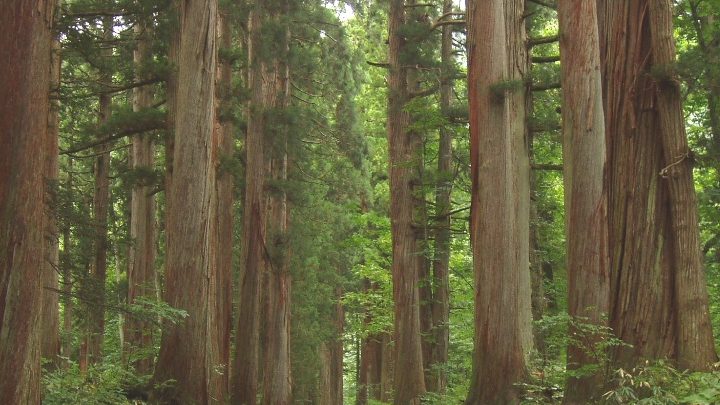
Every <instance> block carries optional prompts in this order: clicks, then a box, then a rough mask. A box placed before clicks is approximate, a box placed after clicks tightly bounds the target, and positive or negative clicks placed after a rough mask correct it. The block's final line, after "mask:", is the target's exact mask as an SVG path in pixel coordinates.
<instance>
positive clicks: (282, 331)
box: [263, 0, 292, 405]
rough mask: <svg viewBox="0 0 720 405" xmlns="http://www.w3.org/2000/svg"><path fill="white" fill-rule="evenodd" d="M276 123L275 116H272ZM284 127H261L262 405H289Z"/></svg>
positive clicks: (277, 93)
mask: <svg viewBox="0 0 720 405" xmlns="http://www.w3.org/2000/svg"><path fill="white" fill-rule="evenodd" d="M275 7H276V10H273V14H272V17H271V18H272V20H273V21H272V23H274V24H275V25H279V26H280V27H282V28H279V29H282V30H284V33H283V34H282V37H281V39H278V41H277V43H276V44H275V47H276V48H275V50H274V51H275V52H274V54H273V60H272V61H267V62H268V64H269V65H270V66H272V68H271V69H272V70H273V72H274V80H273V82H274V83H273V91H272V92H271V93H270V94H269V95H270V97H271V98H272V102H271V103H270V104H269V106H270V107H271V110H270V111H266V114H267V113H270V114H271V115H270V116H269V118H270V119H273V118H272V114H278V112H279V111H282V110H285V109H287V108H288V106H289V104H290V66H289V60H288V58H289V55H290V48H289V46H290V28H289V26H287V22H286V21H283V19H284V18H287V17H288V8H289V3H288V1H287V0H283V1H281V2H280V3H278V4H276V6H275ZM275 119H277V120H279V121H280V122H282V121H281V118H280V117H277V118H275ZM289 134H290V128H289V126H288V125H286V124H280V125H278V124H275V125H274V128H270V127H266V128H265V134H264V135H265V137H266V139H272V147H271V148H270V149H269V152H270V156H269V157H270V169H269V175H270V181H271V182H272V184H273V185H274V187H275V189H274V190H272V191H271V192H270V193H269V197H268V200H269V201H268V206H267V208H268V213H267V220H266V221H267V222H266V224H267V225H266V230H267V234H266V238H267V239H266V242H265V243H266V246H267V249H268V251H269V252H268V263H267V264H268V265H267V266H265V271H266V274H267V280H268V288H267V290H266V293H267V303H268V305H267V307H266V308H267V313H266V314H265V321H266V324H265V326H266V334H267V340H266V341H265V345H266V346H265V359H264V360H265V364H264V367H263V370H264V371H263V373H264V374H263V377H264V380H263V392H264V393H263V403H264V404H265V405H289V404H290V403H291V402H292V378H291V373H290V371H291V363H290V299H291V297H292V295H291V285H292V277H291V276H290V246H289V241H290V239H289V235H288V231H289V224H290V212H289V208H288V200H287V192H286V191H285V188H284V183H285V182H287V179H288V151H287V148H288V136H289Z"/></svg>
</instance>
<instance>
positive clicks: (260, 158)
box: [231, 3, 277, 405]
mask: <svg viewBox="0 0 720 405" xmlns="http://www.w3.org/2000/svg"><path fill="white" fill-rule="evenodd" d="M266 18H267V16H266V11H265V9H264V7H263V6H262V5H261V4H258V3H256V4H255V5H254V8H253V10H252V11H251V12H250V18H249V23H248V29H249V32H250V34H249V41H248V61H249V63H248V66H249V67H248V86H249V90H250V100H249V106H248V124H247V135H246V139H245V152H246V155H247V159H246V162H247V163H246V167H245V204H244V209H243V235H242V258H241V271H242V274H241V279H240V303H239V310H238V320H237V326H236V342H235V347H236V350H235V357H234V358H233V366H232V370H233V373H232V381H231V383H232V391H231V397H232V403H233V404H239V405H255V404H256V403H257V399H256V397H257V390H258V362H259V355H260V354H259V353H260V341H259V337H260V303H261V300H260V295H261V290H260V286H261V275H262V274H263V272H264V268H265V266H266V253H265V252H266V247H265V243H266V242H265V225H266V224H265V218H266V215H267V214H266V196H265V180H266V179H265V177H266V174H267V169H266V165H267V158H266V156H265V149H266V145H265V144H266V137H265V126H266V120H265V110H266V109H268V108H270V107H271V105H272V102H273V97H274V91H275V81H276V80H277V78H276V76H277V72H275V71H273V70H272V65H270V64H268V63H267V61H265V60H264V59H263V56H262V55H261V52H260V47H261V46H262V44H263V36H262V29H263V23H264V21H265V19H266Z"/></svg>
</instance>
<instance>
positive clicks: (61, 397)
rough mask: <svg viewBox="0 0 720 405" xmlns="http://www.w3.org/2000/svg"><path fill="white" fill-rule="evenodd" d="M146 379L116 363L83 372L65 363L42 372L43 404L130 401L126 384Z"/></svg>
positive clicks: (140, 382) (94, 403) (89, 404)
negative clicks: (43, 373) (52, 369)
mask: <svg viewBox="0 0 720 405" xmlns="http://www.w3.org/2000/svg"><path fill="white" fill-rule="evenodd" d="M146 382H147V381H145V379H144V378H141V377H138V376H136V375H135V374H133V373H132V372H131V371H128V370H127V369H126V368H124V367H122V366H121V365H119V364H116V363H104V364H100V365H97V366H90V367H89V368H88V371H87V373H82V372H81V371H80V367H79V366H78V364H77V363H75V362H68V363H67V365H66V366H65V367H61V368H59V369H57V370H55V371H53V372H51V373H47V374H45V375H43V381H42V383H43V404H47V405H66V404H77V405H100V404H131V403H132V402H131V401H130V400H129V399H128V398H127V391H126V387H130V386H142V385H144V384H145V383H146Z"/></svg>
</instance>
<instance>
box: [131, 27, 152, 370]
mask: <svg viewBox="0 0 720 405" xmlns="http://www.w3.org/2000/svg"><path fill="white" fill-rule="evenodd" d="M135 33H136V34H137V35H138V42H137V49H136V50H135V52H134V63H135V68H136V71H137V72H142V71H143V69H146V68H147V67H146V66H145V65H146V64H147V63H149V61H150V58H151V57H152V49H151V47H152V32H151V26H150V25H149V24H148V22H146V21H139V22H138V23H137V25H135ZM146 78H147V77H145V76H143V75H138V77H137V79H138V80H144V79H146ZM152 93H153V92H152V88H151V87H149V86H143V87H138V88H135V89H134V90H133V111H136V112H140V111H143V110H145V109H148V108H151V107H152V99H153V94H152ZM153 149H154V148H153V141H152V138H151V137H150V136H148V135H147V134H138V135H135V136H133V142H132V159H131V163H130V164H131V168H132V169H134V170H136V171H138V175H140V176H142V174H141V173H143V172H147V173H150V172H151V171H152V169H153V155H154V152H153ZM130 238H131V239H132V243H131V245H130V251H129V252H128V270H127V278H128V296H127V302H128V303H129V304H134V303H135V299H136V298H142V299H147V300H153V299H154V298H155V288H154V287H155V285H154V284H155V199H154V196H153V195H152V190H151V185H150V184H148V183H147V180H145V179H143V178H142V177H140V178H139V181H138V182H137V183H135V184H134V185H133V189H132V195H131V202H130ZM152 329H153V327H152V324H151V323H149V322H146V321H142V320H139V319H134V318H133V317H129V318H128V319H127V321H126V324H125V335H126V336H127V343H128V346H129V347H128V348H126V349H127V350H129V353H131V354H132V353H135V352H138V351H140V352H142V351H143V350H147V349H148V348H149V347H150V346H151V345H152ZM134 366H135V370H136V371H137V372H138V373H140V374H149V373H150V372H151V371H152V359H151V358H148V357H145V358H142V359H140V360H138V361H136V362H135V363H134Z"/></svg>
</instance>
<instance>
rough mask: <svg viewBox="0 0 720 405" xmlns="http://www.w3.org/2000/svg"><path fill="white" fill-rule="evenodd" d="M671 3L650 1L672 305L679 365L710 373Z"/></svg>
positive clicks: (710, 356) (712, 358)
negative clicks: (669, 230) (671, 267)
mask: <svg viewBox="0 0 720 405" xmlns="http://www.w3.org/2000/svg"><path fill="white" fill-rule="evenodd" d="M672 18H673V13H672V3H671V2H670V1H669V0H656V1H650V2H649V23H650V31H651V40H650V43H651V49H652V63H653V67H652V70H651V72H650V73H651V75H652V76H653V77H652V79H653V82H654V83H653V88H652V90H653V91H654V93H655V97H656V99H655V108H657V113H658V119H659V125H660V139H661V144H662V148H663V158H664V165H665V166H664V167H663V169H662V170H661V171H660V173H659V175H660V176H661V177H662V179H661V180H660V181H661V182H663V183H666V184H667V186H668V190H669V195H670V200H669V203H670V212H671V218H672V219H671V223H672V230H673V232H672V235H671V238H672V241H673V242H674V251H673V253H674V254H675V258H676V260H677V262H676V264H675V268H674V282H675V291H674V300H675V304H676V305H677V318H676V321H677V337H678V340H677V363H678V367H679V368H681V369H691V370H710V369H711V368H712V364H713V363H714V362H715V361H717V354H716V352H715V345H714V341H713V335H712V329H711V328H712V327H711V324H710V314H709V309H708V306H709V305H708V292H707V284H706V282H705V272H704V269H703V262H702V255H701V251H700V230H699V225H698V211H697V199H696V196H695V188H694V183H693V177H692V163H691V160H692V159H691V156H690V154H691V152H690V149H689V147H688V143H687V137H686V134H685V121H684V119H683V113H682V104H681V100H682V99H681V94H680V84H679V81H678V79H677V78H676V73H675V70H674V65H675V63H676V60H675V42H674V38H673V22H672Z"/></svg>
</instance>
